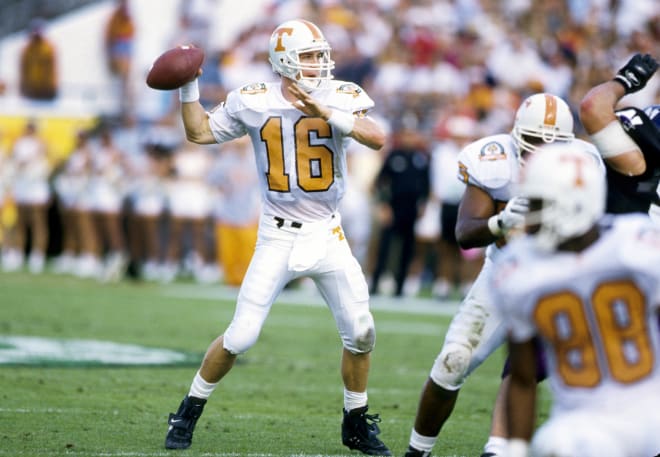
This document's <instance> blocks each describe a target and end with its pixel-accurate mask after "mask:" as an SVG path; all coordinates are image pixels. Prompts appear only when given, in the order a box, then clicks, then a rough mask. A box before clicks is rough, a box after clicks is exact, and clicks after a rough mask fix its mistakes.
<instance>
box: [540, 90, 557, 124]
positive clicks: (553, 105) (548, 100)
mask: <svg viewBox="0 0 660 457" xmlns="http://www.w3.org/2000/svg"><path fill="white" fill-rule="evenodd" d="M543 123H544V124H545V125H555V124H556V123H557V100H556V99H555V97H554V96H553V95H550V94H545V117H544V118H543Z"/></svg>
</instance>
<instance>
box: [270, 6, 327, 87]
mask: <svg viewBox="0 0 660 457" xmlns="http://www.w3.org/2000/svg"><path fill="white" fill-rule="evenodd" d="M330 50H331V48H330V44H328V42H327V41H326V40H325V37H324V36H323V33H322V32H321V30H320V29H319V28H318V27H317V26H316V25H315V24H313V23H311V22H309V21H305V20H303V19H296V20H293V21H287V22H284V23H282V24H280V25H279V26H277V28H276V29H275V31H274V32H273V34H272V35H271V36H270V46H269V57H268V60H269V61H270V64H271V65H272V66H273V71H274V72H275V73H278V74H280V75H282V76H285V77H287V78H290V79H293V80H294V81H297V82H298V83H299V84H300V85H301V86H302V87H303V88H305V89H307V90H313V89H316V88H318V87H320V86H321V85H322V84H323V83H324V82H326V81H329V80H330V79H332V70H333V69H334V68H335V62H334V61H333V60H332V59H331V58H330ZM307 52H318V53H319V54H320V55H319V56H318V58H317V59H315V60H314V61H313V62H301V61H300V54H302V53H307Z"/></svg>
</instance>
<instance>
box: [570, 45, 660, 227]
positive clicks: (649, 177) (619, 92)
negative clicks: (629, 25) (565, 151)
mask: <svg viewBox="0 0 660 457" xmlns="http://www.w3.org/2000/svg"><path fill="white" fill-rule="evenodd" d="M657 68H658V62H657V61H656V60H655V59H654V58H653V57H651V56H650V55H648V54H646V55H641V54H635V55H634V56H633V57H632V58H630V60H629V61H628V62H627V63H626V64H625V65H624V66H623V67H621V69H620V70H619V71H618V72H617V74H616V75H615V77H614V79H612V80H609V81H605V82H603V83H601V84H599V85H597V86H595V87H593V88H592V89H591V90H590V91H589V92H587V94H586V95H585V96H584V98H583V99H582V101H581V103H580V120H581V121H582V124H583V125H584V128H585V130H586V131H587V133H589V134H590V135H591V139H592V141H593V143H594V144H595V145H596V147H597V148H598V151H599V152H600V154H601V156H602V157H603V160H604V161H605V164H606V165H607V182H608V189H607V191H608V198H607V212H608V213H631V212H642V213H647V212H648V213H649V215H650V216H651V218H652V219H653V220H655V221H656V222H658V223H660V105H651V106H649V107H647V108H646V109H645V110H641V109H639V108H636V107H633V106H631V107H625V108H621V109H616V106H617V104H618V103H619V101H620V100H621V98H623V97H624V96H625V95H627V94H631V93H634V92H637V91H639V90H641V89H642V88H643V87H644V86H646V83H647V82H648V81H649V79H651V78H652V77H653V74H654V73H655V71H656V70H657Z"/></svg>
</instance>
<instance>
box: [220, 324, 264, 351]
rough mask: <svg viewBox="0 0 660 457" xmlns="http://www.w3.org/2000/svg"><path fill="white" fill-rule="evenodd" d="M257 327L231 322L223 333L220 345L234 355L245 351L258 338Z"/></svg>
mask: <svg viewBox="0 0 660 457" xmlns="http://www.w3.org/2000/svg"><path fill="white" fill-rule="evenodd" d="M259 331H260V329H259V328H250V327H247V326H244V325H240V324H237V323H236V322H233V321H232V323H231V324H229V327H228V328H227V330H226V331H225V333H224V336H223V340H222V347H224V348H225V349H226V350H228V351H229V352H230V353H232V354H234V355H238V354H243V353H244V352H247V350H248V349H250V348H251V347H252V346H254V343H256V342H257V338H259Z"/></svg>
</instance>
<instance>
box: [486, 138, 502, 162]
mask: <svg viewBox="0 0 660 457" xmlns="http://www.w3.org/2000/svg"><path fill="white" fill-rule="evenodd" d="M479 160H506V151H504V148H503V147H502V145H501V144H500V143H498V142H497V141H491V142H489V143H486V144H485V145H484V146H483V147H482V148H481V150H480V151H479Z"/></svg>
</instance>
